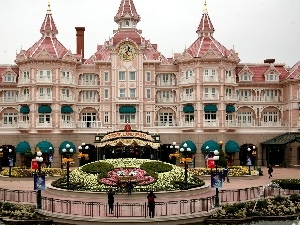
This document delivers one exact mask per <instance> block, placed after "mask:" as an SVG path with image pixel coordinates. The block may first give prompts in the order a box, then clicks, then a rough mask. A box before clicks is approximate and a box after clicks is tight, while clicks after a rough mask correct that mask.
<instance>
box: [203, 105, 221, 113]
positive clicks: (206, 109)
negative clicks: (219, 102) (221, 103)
mask: <svg viewBox="0 0 300 225" xmlns="http://www.w3.org/2000/svg"><path fill="white" fill-rule="evenodd" d="M217 111H218V107H217V106H216V105H206V106H204V112H217Z"/></svg>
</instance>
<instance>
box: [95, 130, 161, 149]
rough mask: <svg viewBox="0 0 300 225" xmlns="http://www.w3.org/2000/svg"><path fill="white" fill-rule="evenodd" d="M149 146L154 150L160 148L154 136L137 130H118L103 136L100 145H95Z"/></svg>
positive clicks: (97, 144) (98, 145)
mask: <svg viewBox="0 0 300 225" xmlns="http://www.w3.org/2000/svg"><path fill="white" fill-rule="evenodd" d="M131 145H132V146H135V145H137V146H149V147H151V148H154V149H158V148H159V147H160V142H158V141H156V140H155V139H154V136H152V135H151V134H149V133H148V132H143V131H137V130H120V131H114V132H110V133H107V134H105V135H104V137H103V138H102V139H101V141H100V143H95V146H97V147H106V146H131Z"/></svg>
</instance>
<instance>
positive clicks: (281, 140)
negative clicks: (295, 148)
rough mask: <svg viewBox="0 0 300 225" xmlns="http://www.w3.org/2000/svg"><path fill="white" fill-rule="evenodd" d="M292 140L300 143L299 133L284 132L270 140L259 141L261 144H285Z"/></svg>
mask: <svg viewBox="0 0 300 225" xmlns="http://www.w3.org/2000/svg"><path fill="white" fill-rule="evenodd" d="M292 142H299V143H300V133H299V132H295V133H286V134H282V135H280V136H277V137H275V138H273V139H271V140H268V141H265V142H263V143H261V144H262V145H286V144H289V143H292Z"/></svg>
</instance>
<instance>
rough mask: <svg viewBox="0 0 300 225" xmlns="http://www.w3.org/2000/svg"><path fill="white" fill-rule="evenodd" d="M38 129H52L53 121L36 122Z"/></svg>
mask: <svg viewBox="0 0 300 225" xmlns="http://www.w3.org/2000/svg"><path fill="white" fill-rule="evenodd" d="M36 127H37V128H52V121H44V122H39V121H37V122H36Z"/></svg>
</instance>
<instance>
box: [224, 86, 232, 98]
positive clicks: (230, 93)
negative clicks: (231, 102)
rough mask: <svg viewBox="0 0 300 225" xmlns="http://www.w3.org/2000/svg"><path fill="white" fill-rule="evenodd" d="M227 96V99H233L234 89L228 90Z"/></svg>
mask: <svg viewBox="0 0 300 225" xmlns="http://www.w3.org/2000/svg"><path fill="white" fill-rule="evenodd" d="M225 93H226V96H227V97H232V96H233V89H232V88H226V91H225Z"/></svg>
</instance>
